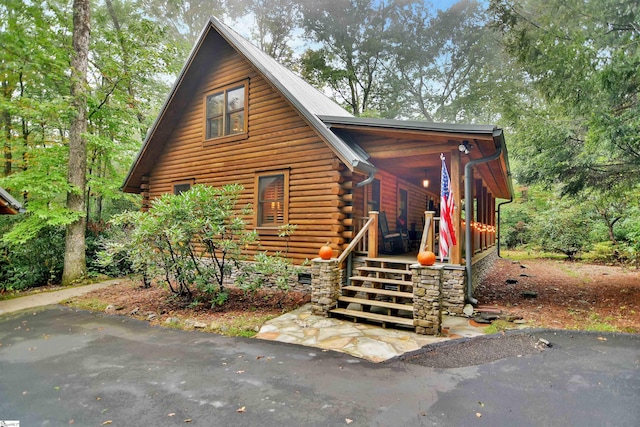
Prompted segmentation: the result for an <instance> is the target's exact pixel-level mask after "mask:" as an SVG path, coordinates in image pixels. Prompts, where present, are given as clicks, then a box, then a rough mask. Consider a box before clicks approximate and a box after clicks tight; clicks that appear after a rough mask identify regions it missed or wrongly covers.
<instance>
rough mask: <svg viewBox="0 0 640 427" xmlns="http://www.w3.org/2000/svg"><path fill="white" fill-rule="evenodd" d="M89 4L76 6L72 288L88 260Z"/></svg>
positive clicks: (66, 279)
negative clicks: (86, 190)
mask: <svg viewBox="0 0 640 427" xmlns="http://www.w3.org/2000/svg"><path fill="white" fill-rule="evenodd" d="M89 19H90V2H89V0H74V2H73V57H72V58H71V99H72V102H73V106H74V107H75V110H76V114H75V115H74V116H73V117H72V119H71V127H70V129H69V170H68V172H67V177H68V181H69V184H71V186H72V187H73V190H72V191H69V192H68V193H67V208H68V209H69V210H71V211H72V212H73V213H74V214H75V215H78V219H77V220H75V221H74V222H72V223H71V224H69V225H68V226H67V235H66V239H65V249H64V270H63V272H62V283H63V284H69V283H71V282H73V281H74V280H77V279H79V278H81V277H83V276H84V274H85V270H86V258H85V231H86V217H85V188H86V183H87V171H86V170H87V140H86V138H85V133H86V131H87V64H88V57H89V22H90V21H89Z"/></svg>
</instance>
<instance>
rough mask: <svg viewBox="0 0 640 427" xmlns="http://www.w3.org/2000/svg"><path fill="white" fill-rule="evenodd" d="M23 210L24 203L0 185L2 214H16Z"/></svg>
mask: <svg viewBox="0 0 640 427" xmlns="http://www.w3.org/2000/svg"><path fill="white" fill-rule="evenodd" d="M23 212H24V208H23V207H22V205H21V204H20V203H19V202H18V201H17V200H16V199H14V198H13V197H12V196H11V194H9V193H8V192H7V191H6V190H5V189H4V188H2V187H0V215H16V214H19V213H23Z"/></svg>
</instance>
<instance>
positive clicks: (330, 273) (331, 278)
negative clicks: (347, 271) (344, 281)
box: [311, 258, 340, 317]
mask: <svg viewBox="0 0 640 427" xmlns="http://www.w3.org/2000/svg"><path fill="white" fill-rule="evenodd" d="M339 296H340V270H339V269H338V260H337V259H336V258H332V259H330V260H323V259H321V258H316V259H314V260H313V261H312V268H311V311H312V312H313V314H318V315H322V316H325V317H327V316H328V315H329V310H331V309H333V308H335V307H336V306H337V305H338V297H339Z"/></svg>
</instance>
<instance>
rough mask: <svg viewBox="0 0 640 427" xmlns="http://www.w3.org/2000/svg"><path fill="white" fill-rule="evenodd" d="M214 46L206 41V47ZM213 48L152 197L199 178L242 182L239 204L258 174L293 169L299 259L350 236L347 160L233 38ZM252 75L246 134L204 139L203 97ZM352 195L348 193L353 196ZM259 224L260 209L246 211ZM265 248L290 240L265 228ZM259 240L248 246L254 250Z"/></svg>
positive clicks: (155, 177) (294, 248) (163, 158)
mask: <svg viewBox="0 0 640 427" xmlns="http://www.w3.org/2000/svg"><path fill="white" fill-rule="evenodd" d="M205 48H207V46H203V48H202V49H205ZM216 49H217V50H216V52H215V53H210V57H211V58H212V61H211V62H210V63H209V64H208V65H209V66H210V68H211V69H210V72H209V73H205V74H204V77H203V78H202V80H201V82H200V83H199V85H198V86H197V90H196V91H195V93H193V97H192V99H191V101H190V102H189V103H188V104H187V106H186V108H185V109H184V111H183V113H182V117H181V120H179V122H180V123H181V125H180V127H177V128H176V129H175V130H174V131H173V132H172V134H171V136H170V137H169V138H168V139H167V141H166V143H165V145H164V149H163V151H162V153H161V154H160V155H159V157H158V159H157V162H156V164H155V166H154V169H153V171H152V173H151V174H150V176H149V182H148V186H149V190H148V191H149V197H150V198H151V199H153V198H155V197H158V196H160V195H161V194H164V193H171V192H172V191H173V184H174V183H176V182H179V181H185V180H193V182H194V183H196V184H198V183H204V184H208V185H213V186H216V187H220V186H223V185H225V184H232V183H239V184H242V185H243V186H244V192H243V193H242V196H241V198H240V202H239V205H240V206H244V205H246V204H248V203H253V202H254V191H255V190H256V189H255V188H254V187H255V176H256V174H257V173H261V172H268V171H270V170H279V169H288V170H289V184H290V185H289V223H290V224H295V225H297V227H298V228H297V231H296V232H295V233H294V235H293V236H292V237H291V240H290V242H289V256H290V257H292V258H294V259H295V260H297V261H301V260H304V259H305V258H314V257H316V256H317V253H318V249H319V248H320V246H322V244H324V243H326V242H327V241H329V242H331V244H332V246H333V247H334V248H336V249H339V248H342V245H343V243H344V241H345V240H344V235H343V232H344V225H343V224H342V222H341V220H342V219H343V218H344V217H345V212H344V207H345V206H346V205H347V204H348V203H347V202H346V201H345V200H344V195H345V192H346V191H348V189H345V188H343V185H344V182H345V181H346V180H348V177H345V176H344V174H343V172H344V166H343V165H342V163H341V162H340V161H339V160H338V159H337V158H336V156H335V155H334V154H333V152H332V151H331V149H330V148H329V147H328V146H327V144H326V143H325V142H324V141H323V140H322V139H321V138H320V137H319V136H318V135H317V134H316V132H315V131H314V130H313V129H312V128H311V127H310V126H309V125H308V124H307V123H306V122H305V121H304V120H303V118H302V117H301V116H300V115H299V114H298V113H297V112H296V111H295V110H294V109H293V108H292V107H291V106H290V104H289V103H288V102H287V101H286V99H284V97H282V96H281V95H280V94H279V93H278V92H276V91H275V90H274V89H273V88H272V87H271V86H270V84H269V83H268V82H267V81H266V80H264V79H263V78H262V76H261V75H260V74H259V73H258V72H257V71H256V70H255V69H254V68H253V67H252V66H251V65H250V64H249V63H248V62H247V61H246V60H245V59H244V58H243V57H241V56H240V55H239V54H238V53H237V52H235V50H233V49H232V48H231V47H230V46H228V45H227V44H220V43H218V44H217V45H216ZM246 79H248V80H249V95H248V96H249V98H248V112H247V121H246V123H247V130H248V132H247V135H245V136H243V137H242V138H241V139H237V140H233V139H232V138H231V140H230V138H225V140H224V141H220V142H216V141H215V140H209V141H206V142H205V139H204V130H205V118H204V108H203V103H204V97H205V95H206V94H207V93H209V92H211V91H213V90H215V89H216V88H219V87H223V86H226V85H229V84H233V83H237V82H242V81H244V80H246ZM347 198H348V197H347ZM245 220H246V221H247V223H248V224H250V226H251V227H254V226H255V224H253V221H254V218H253V216H247V217H246V218H245ZM259 232H260V248H259V249H260V250H269V251H270V252H271V251H276V250H283V249H284V247H285V242H284V240H283V239H282V238H279V237H278V236H277V233H275V232H274V230H273V229H271V230H267V229H259ZM256 250H258V248H257V247H255V246H254V247H251V248H249V250H248V252H249V253H250V254H251V253H254V252H255V251H256Z"/></svg>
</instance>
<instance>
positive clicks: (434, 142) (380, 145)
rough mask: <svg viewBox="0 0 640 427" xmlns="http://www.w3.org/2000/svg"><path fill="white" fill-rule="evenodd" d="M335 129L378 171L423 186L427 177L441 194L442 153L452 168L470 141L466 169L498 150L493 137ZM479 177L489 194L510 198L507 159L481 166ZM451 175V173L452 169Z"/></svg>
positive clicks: (345, 126) (335, 127) (340, 127)
mask: <svg viewBox="0 0 640 427" xmlns="http://www.w3.org/2000/svg"><path fill="white" fill-rule="evenodd" d="M332 130H333V131H334V132H335V133H336V134H338V135H339V136H341V137H342V138H344V139H345V140H349V141H351V142H354V143H357V144H358V145H360V146H361V147H362V148H363V149H364V150H365V151H366V152H367V153H368V154H369V155H370V156H371V157H370V159H369V161H370V162H371V163H373V164H374V165H375V166H376V167H377V168H379V169H383V170H386V171H387V172H390V173H392V174H394V175H396V176H399V177H402V178H403V179H405V180H407V181H409V182H413V183H415V184H416V185H421V183H422V180H423V179H424V178H425V177H426V178H428V179H429V180H430V181H431V183H432V184H431V185H430V188H431V189H432V191H434V192H436V193H437V192H439V188H440V173H441V170H440V153H444V154H445V157H446V159H447V165H448V167H450V161H451V152H452V151H453V152H458V146H459V145H460V144H462V142H463V141H468V142H469V143H470V144H471V145H472V148H471V150H470V151H469V154H466V155H465V154H462V155H461V160H462V165H461V166H462V170H461V171H463V170H464V169H463V168H464V165H466V164H467V163H468V162H469V161H471V160H475V159H479V158H482V157H486V156H489V155H491V154H493V153H495V151H496V142H495V141H494V138H493V135H492V134H490V133H489V134H487V133H486V132H485V133H482V134H478V133H472V132H459V133H456V132H447V131H427V130H422V129H395V128H392V129H388V128H381V127H366V126H364V127H363V126H349V125H332ZM475 171H476V177H478V178H482V180H483V181H484V183H485V185H486V186H487V187H488V189H489V191H490V192H491V193H492V194H493V195H494V196H495V197H498V198H506V199H508V198H509V197H510V193H509V185H508V177H507V164H506V161H505V157H504V156H501V157H500V158H499V159H498V160H495V161H492V162H488V163H483V164H479V165H477V166H476V167H475ZM449 172H451V170H450V169H449Z"/></svg>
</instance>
